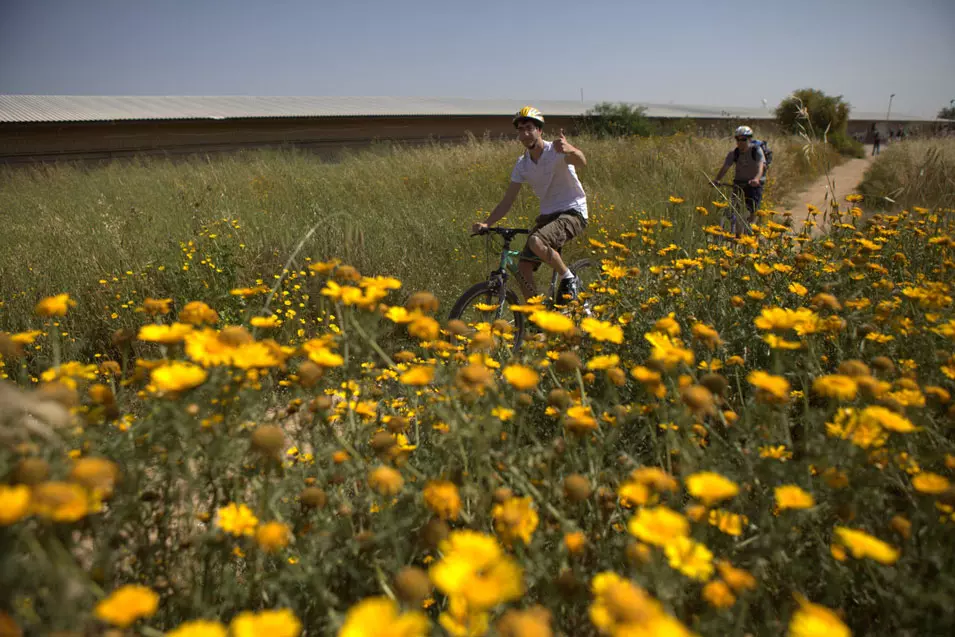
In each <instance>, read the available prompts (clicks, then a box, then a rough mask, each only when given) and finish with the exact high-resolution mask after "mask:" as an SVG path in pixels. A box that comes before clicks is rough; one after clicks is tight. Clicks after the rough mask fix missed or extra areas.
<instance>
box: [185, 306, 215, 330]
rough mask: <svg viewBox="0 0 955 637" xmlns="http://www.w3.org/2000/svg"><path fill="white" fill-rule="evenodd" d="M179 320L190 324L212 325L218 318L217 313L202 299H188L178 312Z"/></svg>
mask: <svg viewBox="0 0 955 637" xmlns="http://www.w3.org/2000/svg"><path fill="white" fill-rule="evenodd" d="M179 320H180V321H181V322H183V323H189V324H190V325H202V324H204V323H208V324H209V325H214V324H215V323H216V322H218V320H219V314H218V313H217V312H216V311H215V310H213V309H212V308H211V307H209V306H208V305H206V304H205V303H203V302H202V301H190V302H189V303H186V305H185V307H183V308H182V310H181V311H180V312H179Z"/></svg>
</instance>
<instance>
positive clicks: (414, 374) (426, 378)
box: [398, 365, 434, 387]
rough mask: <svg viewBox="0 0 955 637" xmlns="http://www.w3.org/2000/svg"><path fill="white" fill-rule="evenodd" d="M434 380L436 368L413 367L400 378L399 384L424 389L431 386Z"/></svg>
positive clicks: (425, 366)
mask: <svg viewBox="0 0 955 637" xmlns="http://www.w3.org/2000/svg"><path fill="white" fill-rule="evenodd" d="M432 380H434V367H431V366H428V365H419V366H417V367H412V368H411V369H409V370H408V371H406V372H404V373H402V374H401V376H399V377H398V382H400V383H401V384H403V385H411V386H413V387H424V386H425V385H428V384H430V383H431V381H432Z"/></svg>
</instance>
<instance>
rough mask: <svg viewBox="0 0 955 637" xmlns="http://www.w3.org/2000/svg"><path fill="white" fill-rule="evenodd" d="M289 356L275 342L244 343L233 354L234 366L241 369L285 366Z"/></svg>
mask: <svg viewBox="0 0 955 637" xmlns="http://www.w3.org/2000/svg"><path fill="white" fill-rule="evenodd" d="M286 357H287V355H286V354H285V353H284V352H283V351H282V349H281V347H279V346H278V344H276V343H275V342H274V341H271V340H269V341H263V342H251V343H243V344H242V345H239V346H238V347H236V348H235V350H234V351H233V352H232V364H233V365H234V366H235V367H238V368H239V369H266V368H269V367H279V366H280V365H282V364H284V362H285V359H286Z"/></svg>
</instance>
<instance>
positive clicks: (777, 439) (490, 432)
mask: <svg viewBox="0 0 955 637" xmlns="http://www.w3.org/2000/svg"><path fill="white" fill-rule="evenodd" d="M707 194H710V193H706V191H699V192H698V193H697V192H695V191H694V192H692V193H691V192H673V193H671V194H670V195H667V196H665V197H661V199H660V202H659V204H653V205H651V204H650V203H647V204H646V211H644V210H634V211H632V212H629V211H628V212H626V213H625V214H621V215H620V217H619V218H618V219H616V220H615V222H614V223H613V224H610V223H608V224H604V225H602V226H598V227H597V228H594V229H592V230H591V231H590V239H589V240H584V241H582V242H581V243H582V244H583V245H582V246H581V247H582V248H586V251H587V252H589V253H591V255H592V257H593V258H596V259H597V260H599V261H600V263H601V272H602V276H601V278H600V280H599V281H598V282H597V283H595V284H594V285H593V286H592V287H591V288H590V289H589V290H588V291H587V292H586V295H587V299H586V300H587V301H588V304H589V306H590V307H592V308H593V312H592V314H593V315H589V316H584V315H582V312H581V308H580V307H579V306H578V305H577V304H571V305H569V306H567V307H565V308H563V310H562V311H552V310H548V309H545V308H544V306H543V305H542V304H538V303H535V302H534V301H535V300H533V299H532V300H531V301H530V302H528V303H526V304H524V305H521V306H517V307H516V308H515V309H516V310H517V311H521V312H524V313H526V315H527V316H528V318H529V321H530V323H531V324H533V325H534V326H535V329H534V331H533V333H532V334H531V335H530V336H529V337H528V338H527V339H526V342H525V343H524V345H523V346H522V347H521V348H520V349H519V350H517V351H514V350H513V348H511V347H510V346H509V340H510V334H509V330H510V326H509V324H507V323H506V322H503V321H496V322H492V323H484V324H476V325H466V324H463V323H460V322H457V321H447V320H445V316H446V312H447V308H448V307H449V305H450V301H452V300H453V299H451V298H448V297H447V296H446V295H444V294H439V295H435V294H432V293H431V292H430V291H425V288H426V287H427V286H424V285H414V286H413V287H412V286H410V285H409V284H408V283H407V281H403V280H400V279H399V278H397V277H393V276H385V275H381V274H378V273H376V272H372V271H369V272H362V271H360V270H359V269H358V268H356V267H355V266H354V265H352V264H349V263H347V262H343V261H340V260H338V259H336V258H324V259H323V260H319V259H313V258H303V259H302V261H301V263H295V264H290V265H289V267H287V268H286V269H284V270H283V269H279V270H277V271H274V278H273V276H272V274H271V273H269V274H268V275H266V274H264V273H262V274H259V275H258V277H255V276H250V277H249V279H248V280H246V281H244V282H238V283H235V287H229V288H228V289H226V290H224V291H223V290H221V289H220V288H217V287H216V286H209V287H208V288H206V292H205V293H204V291H203V288H202V287H201V286H195V287H192V288H188V289H187V291H188V292H189V293H188V294H184V295H183V296H176V297H149V296H146V295H143V294H140V295H136V296H134V295H131V294H129V293H128V290H126V288H122V290H123V293H122V294H121V293H120V292H119V290H120V287H119V286H120V283H119V281H112V280H111V279H106V278H104V279H103V282H101V283H99V284H98V285H101V286H103V288H105V289H107V290H110V289H113V288H111V286H112V285H116V288H115V289H116V292H114V293H113V294H114V295H115V296H118V297H119V298H118V299H116V301H115V302H114V304H113V305H112V306H111V307H110V309H109V310H107V311H114V312H115V313H116V314H117V315H118V316H119V317H120V318H115V319H105V318H103V317H101V318H100V325H102V324H106V325H110V323H109V322H108V321H117V323H115V324H114V327H112V329H111V330H109V332H108V338H107V341H106V343H105V344H102V345H100V341H99V340H98V339H97V337H95V336H93V335H92V332H91V331H90V330H89V328H86V327H85V323H84V321H86V320H91V319H90V318H89V317H88V316H86V315H82V314H81V315H80V316H81V317H82V320H81V319H78V318H77V315H78V313H79V312H80V311H81V305H80V304H78V303H77V302H78V301H81V299H79V298H78V293H73V292H72V290H71V289H70V288H69V287H64V288H63V289H60V290H56V291H55V293H49V294H48V295H46V296H44V295H41V294H37V295H35V296H34V298H33V299H32V302H31V308H30V314H31V316H32V318H29V319H27V318H26V316H25V315H24V314H23V313H22V312H19V313H14V314H12V317H13V318H9V319H8V316H10V315H5V316H4V320H5V322H4V325H3V328H4V329H5V330H6V331H4V332H0V357H2V359H0V361H2V362H0V364H2V368H0V370H2V372H3V373H2V376H3V377H4V379H3V380H0V383H2V385H0V547H2V550H0V634H2V635H6V634H12V635H17V634H20V632H19V631H24V634H52V633H53V632H55V631H60V634H101V633H102V632H104V631H106V630H111V631H114V632H113V633H112V634H142V635H149V636H154V635H161V634H171V635H177V636H179V637H186V636H189V637H207V636H225V635H233V636H235V637H239V636H242V637H245V636H250V635H269V636H277V637H281V636H285V635H288V636H294V635H299V634H307V635H325V634H331V635H335V634H337V635H343V636H348V637H356V636H365V635H367V636H372V635H395V636H402V637H411V636H416V635H428V634H436V635H485V634H496V635H504V636H522V637H531V636H534V637H537V636H541V637H543V636H549V635H575V636H576V635H614V636H616V635H627V636H630V635H668V636H669V635H672V636H679V635H693V634H699V635H739V636H741V637H742V636H743V635H782V634H789V635H792V636H793V637H823V636H825V637H831V636H840V635H850V634H856V635H925V634H950V633H951V632H952V629H953V628H955V606H953V604H952V603H951V602H952V599H953V598H955V569H953V566H955V551H953V548H952V543H951V534H952V532H953V528H955V526H953V525H955V487H953V485H952V484H951V483H950V480H951V479H953V475H955V445H953V439H952V435H951V432H950V430H951V428H952V425H953V423H955V403H952V402H951V393H952V391H955V346H953V342H955V312H953V302H952V283H951V280H952V278H951V274H950V273H951V271H952V268H953V266H955V250H953V249H955V239H953V237H955V216H953V212H955V211H953V210H952V209H948V208H931V209H929V208H919V207H912V208H911V209H906V210H900V211H897V212H894V213H892V214H889V213H885V212H877V211H868V214H866V211H864V209H865V207H866V202H865V201H862V200H861V197H859V196H852V197H851V198H850V199H851V200H850V201H846V202H836V205H834V206H833V207H832V208H831V209H829V210H825V211H818V210H812V211H810V218H809V223H821V222H822V220H823V218H825V221H826V224H827V227H829V228H830V232H829V233H828V234H827V235H825V236H823V237H821V238H820V239H816V240H812V239H810V238H809V236H808V233H807V228H790V227H788V226H787V225H786V224H785V223H784V221H785V219H782V218H781V217H780V216H779V215H776V214H775V213H774V212H773V211H772V210H769V209H767V210H764V211H762V212H761V214H760V218H759V222H758V225H757V226H756V230H757V235H756V236H755V237H744V238H742V239H739V240H735V239H732V238H728V237H723V236H720V232H719V230H718V227H715V226H714V225H713V224H714V221H713V220H714V219H715V218H718V215H719V214H720V209H721V207H722V206H723V203H722V202H720V201H711V200H710V199H709V198H707V197H706V195H707ZM601 218H603V217H601ZM226 225H233V227H235V225H234V222H223V225H222V226H221V227H222V229H223V230H226V229H227V228H226ZM238 225H239V226H241V225H242V224H241V223H238ZM203 232H205V236H206V237H207V238H208V236H209V234H210V232H212V233H213V234H216V232H214V231H210V229H209V228H208V227H207V228H205V229H204V230H203ZM237 234H238V235H239V236H241V233H237ZM131 240H132V239H131ZM189 249H190V248H189V246H188V244H186V246H184V247H183V253H184V254H187V253H188V252H189ZM103 258H107V257H105V256H104V257H103ZM185 261H186V262H187V263H186V264H187V265H189V263H188V262H189V261H193V260H192V259H189V258H187V259H185ZM174 263H175V264H176V265H175V267H176V270H179V266H180V265H181V264H180V260H177V261H176V262H174ZM193 263H194V261H193ZM172 265H173V262H170V269H172ZM202 265H203V267H207V268H208V267H210V266H206V264H202ZM214 266H215V264H213V266H211V269H213V270H215V267H214ZM197 267H198V266H197ZM154 268H155V269H158V266H156V264H154ZM188 271H189V269H187V270H186V272H188ZM390 273H391V274H396V273H395V272H393V271H392V272H390ZM467 275H468V276H469V277H470V278H474V277H475V276H478V277H479V276H480V275H481V274H480V272H477V273H476V268H473V267H472V268H471V270H470V271H469V272H468V273H467ZM416 276H420V274H419V275H416ZM117 278H118V277H117ZM213 278H214V277H213ZM221 278H222V279H223V280H225V281H233V280H234V279H228V278H226V277H224V276H223V277H221ZM207 281H208V279H207ZM81 285H86V283H85V282H77V286H81ZM219 285H220V286H221V282H220V283H219ZM31 289H32V288H29V289H20V290H18V291H17V296H18V298H22V297H25V296H28V295H29V294H30V293H31ZM184 289H185V288H184ZM11 291H12V290H8V289H6V288H5V290H4V292H5V293H7V292H11ZM97 302H99V301H97ZM22 303H23V301H22V300H20V301H17V304H19V305H22ZM120 304H122V305H124V306H125V307H119V306H120ZM88 307H89V306H88ZM86 311H91V310H89V309H87V310H86ZM21 323H22V324H21ZM26 323H28V324H26ZM93 344H95V346H94V345H93Z"/></svg>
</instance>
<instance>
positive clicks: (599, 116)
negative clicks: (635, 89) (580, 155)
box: [580, 102, 656, 138]
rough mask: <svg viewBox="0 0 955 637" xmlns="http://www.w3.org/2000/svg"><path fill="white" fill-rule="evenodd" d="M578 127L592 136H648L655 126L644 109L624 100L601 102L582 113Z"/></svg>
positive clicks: (654, 130)
mask: <svg viewBox="0 0 955 637" xmlns="http://www.w3.org/2000/svg"><path fill="white" fill-rule="evenodd" d="M580 129H581V130H582V131H584V132H586V133H590V134H591V135H593V136H594V137H598V138H606V137H629V136H631V135H638V136H640V137H649V136H650V135H652V134H653V133H654V132H656V126H655V124H654V123H653V122H651V121H650V119H649V118H648V117H647V116H646V109H645V108H643V107H642V106H634V105H632V104H627V103H626V102H620V103H618V104H613V103H611V102H601V103H599V104H597V105H596V106H594V107H593V108H592V109H590V110H588V111H587V112H586V113H584V116H583V119H582V120H581V122H580Z"/></svg>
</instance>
